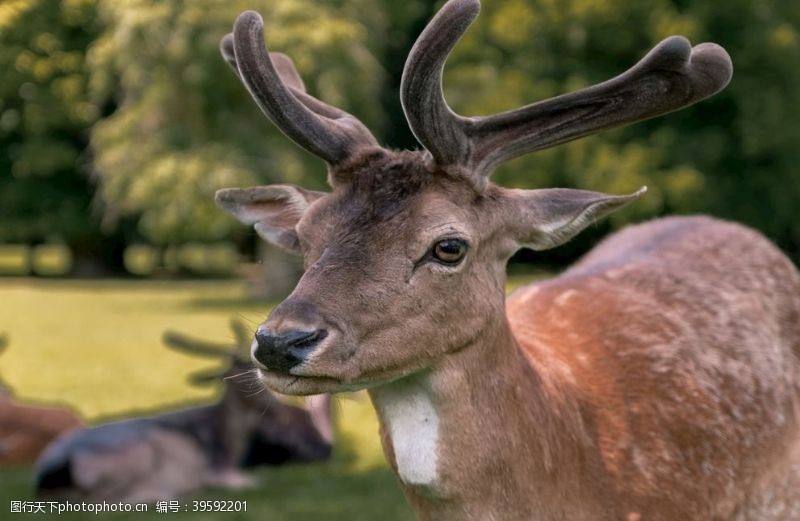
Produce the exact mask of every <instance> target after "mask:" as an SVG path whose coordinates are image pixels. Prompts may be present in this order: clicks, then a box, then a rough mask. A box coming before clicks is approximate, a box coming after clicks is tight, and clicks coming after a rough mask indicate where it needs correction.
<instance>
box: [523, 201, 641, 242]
mask: <svg viewBox="0 0 800 521" xmlns="http://www.w3.org/2000/svg"><path fill="white" fill-rule="evenodd" d="M646 191H647V188H646V187H642V188H640V189H639V190H638V191H636V192H634V193H632V194H629V195H608V194H603V193H599V192H589V191H586V190H569V189H564V188H551V189H543V190H513V191H512V196H511V197H512V199H514V200H515V204H514V206H513V207H514V208H515V209H516V211H515V212H513V214H514V215H513V217H512V222H513V224H512V226H513V228H515V230H514V233H515V235H516V237H515V238H516V239H517V241H518V242H519V243H520V245H522V246H524V247H528V248H531V249H534V250H547V249H550V248H555V247H556V246H560V245H562V244H564V243H565V242H567V241H569V240H570V239H572V238H573V237H575V236H576V235H577V234H578V233H580V232H581V231H582V230H583V229H584V228H586V227H587V226H589V225H590V224H592V223H593V222H595V221H596V220H598V219H600V218H602V217H605V216H606V215H608V214H610V213H611V212H613V211H615V210H619V209H620V208H622V207H623V206H625V205H626V204H628V203H630V202H631V201H633V200H635V199H638V198H639V197H640V196H641V195H643V194H644V193H645V192H646Z"/></svg>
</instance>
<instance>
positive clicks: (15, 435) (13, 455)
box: [0, 397, 83, 465]
mask: <svg viewBox="0 0 800 521" xmlns="http://www.w3.org/2000/svg"><path fill="white" fill-rule="evenodd" d="M82 425H83V422H82V421H81V420H80V418H78V417H77V416H76V415H75V414H74V413H73V412H71V411H69V410H67V409H57V408H53V407H38V406H34V405H23V404H20V403H16V402H14V401H13V400H11V399H10V398H7V397H0V465H23V464H30V463H33V462H34V461H36V458H38V457H39V454H41V452H42V451H43V450H44V448H45V447H47V445H49V444H50V443H51V442H52V441H53V440H55V439H56V438H58V437H59V436H61V435H62V434H64V433H67V432H70V431H72V430H74V429H77V428H78V427H80V426H82Z"/></svg>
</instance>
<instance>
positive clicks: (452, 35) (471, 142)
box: [401, 0, 733, 185]
mask: <svg viewBox="0 0 800 521" xmlns="http://www.w3.org/2000/svg"><path fill="white" fill-rule="evenodd" d="M479 10H480V1H479V0H450V1H449V2H447V4H445V6H444V7H443V8H442V9H441V10H440V11H439V13H437V15H436V16H435V17H434V18H433V20H432V21H431V22H430V23H429V24H428V26H427V27H426V28H425V30H424V31H423V32H422V34H421V35H420V37H419V39H418V40H417V42H416V44H415V45H414V47H413V49H412V50H411V53H410V54H409V57H408V60H407V61H406V66H405V70H404V71H403V78H402V82H401V99H402V103H403V110H404V111H405V114H406V119H407V120H408V123H409V125H410V126H411V130H412V131H413V132H414V135H415V136H416V137H417V140H419V142H420V143H421V144H422V145H423V146H424V147H425V148H426V149H427V150H428V151H429V152H430V153H431V155H432V156H433V159H434V161H435V162H436V163H437V164H438V165H439V166H443V167H447V166H450V165H457V166H463V167H465V168H466V170H467V171H468V175H472V176H475V177H476V179H475V180H476V181H477V183H478V184H479V185H482V184H483V183H485V182H486V178H487V177H488V176H489V175H490V174H491V171H492V169H493V168H494V167H495V166H497V165H498V164H499V163H501V162H503V161H507V160H509V159H512V158H514V157H517V156H520V155H522V154H526V153H528V152H532V151H535V150H541V149H544V148H548V147H551V146H553V145H557V144H559V143H564V142H566V141H570V140H572V139H576V138H579V137H583V136H586V135H589V134H592V133H594V132H597V131H600V130H605V129H608V128H612V127H616V126H619V125H624V124H627V123H633V122H635V121H640V120H643V119H648V118H652V117H655V116H659V115H661V114H665V113H667V112H672V111H674V110H677V109H679V108H682V107H686V106H688V105H691V104H693V103H696V102H698V101H700V100H702V99H704V98H707V97H709V96H711V95H713V94H715V93H717V92H719V91H720V90H721V89H722V88H724V87H725V85H727V84H728V82H729V81H730V78H731V74H732V72H733V65H732V64H731V60H730V57H729V56H728V53H727V52H725V50H724V49H723V48H722V47H720V46H719V45H716V44H713V43H703V44H700V45H697V46H696V47H694V48H692V47H691V44H690V43H689V41H688V40H687V39H686V38H684V37H682V36H672V37H670V38H667V39H666V40H664V41H662V42H661V43H659V44H658V45H657V46H656V47H655V48H653V50H651V51H650V52H649V53H648V54H647V55H646V56H645V57H644V58H643V59H642V60H641V61H640V62H639V63H637V64H636V65H635V66H633V67H632V68H631V69H629V70H628V71H626V72H624V73H623V74H621V75H619V76H617V77H616V78H613V79H611V80H608V81H606V82H603V83H600V84H598V85H594V86H592V87H588V88H586V89H583V90H579V91H576V92H573V93H570V94H565V95H562V96H558V97H555V98H551V99H549V100H545V101H541V102H538V103H534V104H532V105H528V106H525V107H522V108H520V109H517V110H512V111H508V112H504V113H501V114H496V115H493V116H486V117H474V118H467V117H463V116H460V115H458V114H455V113H454V112H453V111H452V110H451V109H450V107H448V106H447V102H446V101H445V100H444V96H443V94H442V70H443V68H444V63H445V61H446V59H447V56H448V54H449V53H450V51H451V50H452V49H453V47H455V45H456V43H458V41H459V40H460V39H461V37H462V36H463V34H464V33H465V32H466V30H467V28H468V27H469V26H470V25H471V24H472V22H473V21H474V20H475V18H476V17H477V15H478V12H479Z"/></svg>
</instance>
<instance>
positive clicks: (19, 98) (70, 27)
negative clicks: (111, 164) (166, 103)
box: [0, 0, 119, 268]
mask: <svg viewBox="0 0 800 521" xmlns="http://www.w3.org/2000/svg"><path fill="white" fill-rule="evenodd" d="M95 37H96V25H95V2H94V1H93V0H67V1H64V2H60V3H58V4H54V3H53V2H50V1H47V0H14V1H10V2H5V3H3V4H2V5H0V70H2V71H3V81H2V82H0V209H2V210H0V211H2V215H3V219H2V226H0V241H5V242H21V243H37V242H44V241H63V242H66V243H67V244H69V245H70V246H71V247H72V249H73V251H74V253H75V255H76V256H77V261H78V262H77V265H78V267H79V268H80V267H82V266H84V264H83V262H82V261H84V260H88V259H89V258H91V257H98V256H99V257H106V258H105V261H106V264H107V265H109V264H112V265H113V263H114V262H115V261H116V260H118V259H115V258H114V257H115V255H116V254H117V253H119V252H118V251H117V248H116V245H117V242H118V241H117V237H116V236H115V235H113V234H108V233H104V232H103V231H101V229H100V223H99V215H98V213H97V212H95V211H93V202H92V197H93V192H94V189H93V183H92V181H91V179H90V178H89V175H88V173H89V164H90V158H89V157H88V156H87V155H86V148H87V145H88V128H89V127H90V126H91V125H92V124H93V123H94V122H95V121H97V119H98V117H99V115H100V114H99V110H98V107H97V106H96V105H94V104H93V103H92V101H91V100H90V99H89V97H88V94H87V90H88V89H87V84H88V74H87V71H86V67H85V65H86V52H87V48H88V46H89V44H90V43H91V42H92V41H93V39H94V38H95Z"/></svg>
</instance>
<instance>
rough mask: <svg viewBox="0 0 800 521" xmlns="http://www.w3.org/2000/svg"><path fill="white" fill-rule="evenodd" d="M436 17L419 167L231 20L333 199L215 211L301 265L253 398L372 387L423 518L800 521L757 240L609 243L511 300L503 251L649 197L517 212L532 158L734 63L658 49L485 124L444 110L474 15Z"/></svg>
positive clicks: (268, 99)
mask: <svg viewBox="0 0 800 521" xmlns="http://www.w3.org/2000/svg"><path fill="white" fill-rule="evenodd" d="M478 11H479V3H478V1H477V0H450V1H449V2H447V3H446V4H445V6H444V7H443V8H442V10H441V11H440V12H439V13H438V14H437V15H436V17H435V18H434V19H433V20H432V22H431V23H430V25H429V26H428V27H427V28H426V29H425V31H424V32H423V33H422V35H421V36H420V38H419V40H418V41H417V43H416V45H415V46H414V48H413V49H412V51H411V54H410V56H409V58H408V61H407V63H406V67H405V71H404V74H403V80H402V86H401V97H402V102H403V108H404V110H405V113H406V116H407V119H408V122H409V124H410V126H411V129H412V130H413V132H414V134H415V136H416V137H417V139H418V140H419V142H420V143H421V144H422V145H423V146H424V147H425V150H422V151H410V152H409V151H405V152H397V151H392V150H387V149H384V148H381V147H380V146H379V145H378V143H377V141H376V139H375V138H374V137H373V136H372V134H370V132H369V131H368V130H367V129H366V128H365V126H364V125H363V124H361V123H360V122H359V121H358V120H357V119H356V118H354V117H353V116H351V115H349V114H347V113H345V112H343V111H341V110H339V109H337V108H334V107H331V106H329V105H326V104H325V103H323V102H321V101H319V100H317V99H315V98H313V97H311V96H309V95H308V94H306V93H305V92H304V91H303V89H302V83H301V82H299V80H298V78H297V74H296V72H295V71H294V69H293V68H292V66H291V62H290V61H289V60H288V59H287V58H286V57H285V56H283V55H271V54H269V53H268V52H267V50H266V48H265V46H264V39H263V24H262V20H261V17H260V16H259V15H258V14H256V13H253V12H245V13H243V14H242V15H241V16H239V18H238V19H237V20H236V23H235V25H234V31H233V34H232V35H228V36H226V37H225V38H224V39H223V41H222V45H221V49H222V52H223V55H224V57H225V58H226V60H227V61H228V62H229V63H230V65H231V66H232V67H233V69H234V71H236V73H237V74H238V76H239V77H240V79H241V80H242V82H243V83H244V85H245V86H246V87H247V89H248V91H249V92H250V93H251V94H252V96H253V98H254V99H255V101H256V103H257V104H258V105H259V107H260V108H261V109H262V111H263V112H264V113H265V114H266V116H267V117H268V118H269V119H270V120H271V121H272V122H273V123H274V124H275V125H276V126H278V127H279V128H280V129H281V130H282V131H283V132H284V133H285V134H286V135H287V136H288V137H290V138H292V139H293V140H294V141H295V142H296V143H297V144H299V145H300V146H302V147H303V148H305V149H306V150H308V151H309V152H311V153H313V154H316V155H317V156H319V157H321V158H322V159H324V160H325V161H326V162H327V164H328V167H329V169H328V179H329V183H330V185H331V186H332V192H330V193H321V192H312V191H309V190H304V189H302V188H298V187H295V186H290V185H274V186H262V187H255V188H247V189H226V190H221V191H219V192H218V193H217V202H218V203H219V205H220V206H221V207H222V208H224V209H225V210H227V211H228V212H230V213H231V214H233V215H234V216H235V217H237V218H238V219H239V220H241V221H242V222H243V223H246V224H250V225H254V226H255V229H256V231H257V232H258V234H259V235H260V236H261V237H263V238H264V239H266V240H267V241H269V242H272V243H274V244H277V245H278V246H280V247H283V248H285V249H287V250H291V251H294V252H297V253H299V254H301V255H302V256H303V258H304V260H305V267H306V270H305V274H304V275H303V277H302V279H301V280H300V282H299V283H298V285H297V287H296V288H295V290H294V291H293V292H292V294H291V295H290V296H289V297H288V298H287V299H286V300H285V301H283V303H281V304H280V305H279V306H278V307H276V308H275V309H274V310H273V311H272V313H271V314H270V316H269V318H268V319H267V320H266V322H264V323H263V324H262V325H261V326H260V327H259V328H258V330H257V332H256V335H255V340H254V341H253V346H252V356H253V359H254V360H255V362H256V364H257V365H258V366H259V369H260V378H261V379H262V380H263V382H264V384H266V386H267V387H269V388H271V389H273V390H275V391H279V392H282V393H289V394H299V395H302V394H315V393H327V392H338V391H344V390H353V389H364V388H366V389H369V393H370V396H371V398H372V401H373V403H374V405H375V408H376V409H377V412H378V416H379V419H380V424H381V436H382V440H383V446H384V449H385V452H386V456H387V458H388V460H389V462H390V463H391V465H392V467H393V468H394V470H395V471H396V473H397V475H398V477H399V480H400V482H401V483H402V487H403V490H404V492H405V495H406V497H407V498H408V501H409V502H410V503H411V505H412V507H413V508H414V509H415V510H416V512H417V514H418V515H419V517H420V518H421V519H431V520H480V521H490V520H569V521H580V520H584V521H604V520H626V521H637V520H680V521H689V520H696V521H701V520H702V521H708V520H745V519H748V520H761V521H768V520H782V521H785V520H790V519H795V520H797V519H800V433H799V432H798V398H800V378H798V371H799V370H800V364H799V363H798V356H800V276H799V275H798V272H797V270H796V269H795V267H794V266H793V265H792V264H791V262H790V261H789V260H788V259H787V258H786V257H785V256H784V255H783V254H782V253H781V252H780V251H778V249H776V248H775V247H774V246H773V245H772V244H770V242H769V241H767V240H766V239H765V238H764V237H762V236H761V235H759V234H758V233H757V232H755V231H753V230H750V229H747V228H745V227H743V226H739V225H736V224H732V223H728V222H723V221H719V220H716V219H712V218H708V217H673V218H666V219H661V220H656V221H652V222H650V223H646V224H643V225H639V226H635V227H631V228H628V229H626V230H624V231H621V232H619V233H617V234H615V235H613V236H612V237H610V238H608V239H607V240H606V241H605V242H603V243H602V244H600V245H599V246H598V247H597V248H595V249H594V250H593V251H592V252H591V253H589V254H588V255H587V256H586V257H585V258H583V259H582V260H580V261H579V262H578V263H577V264H575V265H574V266H572V267H571V268H569V269H568V270H566V271H565V272H564V273H562V274H561V275H559V276H558V277H556V278H553V279H551V280H547V281H543V282H539V283H536V284H534V285H531V286H528V287H525V288H523V289H520V290H518V291H517V292H516V293H514V294H513V295H512V296H511V297H510V298H509V299H508V301H506V299H505V295H504V284H505V265H506V261H507V260H508V258H509V257H510V256H511V255H512V254H513V253H514V252H515V251H517V250H518V249H519V248H523V247H527V248H532V249H534V250H544V249H547V248H553V247H555V246H558V245H560V244H562V243H564V242H566V241H568V240H569V239H570V238H572V237H573V236H575V235H576V234H577V233H578V232H580V231H581V230H582V229H583V228H585V227H586V226H588V225H589V224H591V223H593V222H594V221H596V220H597V219H600V218H601V217H603V216H605V215H606V214H608V213H610V212H612V211H614V210H618V209H620V208H621V207H623V206H624V205H626V204H628V203H630V202H632V201H633V200H635V199H636V198H638V197H639V196H641V195H642V194H643V193H644V190H640V191H638V192H636V193H633V194H630V195H623V196H616V195H606V194H602V193H594V192H588V191H582V190H566V189H543V190H515V189H507V188H503V187H500V186H497V185H495V184H492V183H491V182H490V181H489V176H490V174H491V172H492V170H493V169H494V168H495V167H496V166H497V165H499V164H500V163H502V162H504V161H507V160H510V159H513V158H515V157H518V156H520V155H522V154H525V153H528V152H532V151H536V150H541V149H544V148H547V147H550V146H553V145H557V144H560V143H564V142H566V141H569V140H572V139H575V138H578V137H581V136H586V135H589V134H592V133H594V132H596V131H599V130H603V129H608V128H611V127H615V126H619V125H623V124H627V123H632V122H635V121H639V120H642V119H646V118H651V117H654V116H658V115H661V114H664V113H667V112H670V111H673V110H676V109H679V108H681V107H685V106H688V105H691V104H693V103H695V102H697V101H700V100H702V99H704V98H706V97H708V96H711V95H713V94H715V93H716V92H718V91H719V90H721V89H722V88H723V87H724V86H725V85H726V84H727V83H728V81H729V80H730V77H731V73H732V65H731V61H730V58H729V57H728V55H727V53H726V52H725V51H724V50H723V49H722V48H721V47H719V46H717V45H715V44H712V43H703V44H700V45H698V46H695V47H692V46H691V45H690V44H689V42H688V41H687V40H686V39H685V38H683V37H680V36H673V37H670V38H667V39H666V40H664V41H662V42H661V43H660V44H658V45H657V46H656V47H655V48H654V49H653V50H652V51H650V52H649V53H648V54H647V55H646V56H645V57H644V58H643V59H642V60H641V61H640V62H639V63H638V64H636V65H635V66H634V67H633V68H631V69H630V70H628V71H627V72H625V73H623V74H622V75H620V76H617V77H616V78H613V79H611V80H609V81H606V82H604V83H601V84H598V85H595V86H592V87H589V88H586V89H584V90H580V91H577V92H573V93H571V94H566V95H563V96H559V97H556V98H553V99H550V100H546V101H542V102H539V103H535V104H532V105H528V106H526V107H523V108H520V109H517V110H512V111H509V112H505V113H502V114H497V115H491V116H485V117H464V116H460V115H458V114H455V113H454V112H453V111H452V110H451V109H450V108H449V107H448V106H447V104H446V102H445V100H444V98H443V95H442V90H441V82H442V68H443V66H444V63H445V59H446V58H447V56H448V53H449V52H450V51H451V49H452V48H453V47H454V46H455V44H456V43H457V41H458V40H459V38H460V37H461V35H462V34H463V33H464V32H465V31H466V30H467V28H468V26H469V25H470V24H471V22H472V21H473V20H474V18H475V17H476V16H477V14H478Z"/></svg>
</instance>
